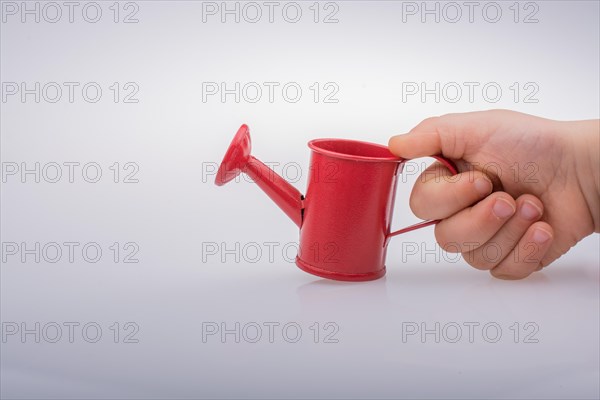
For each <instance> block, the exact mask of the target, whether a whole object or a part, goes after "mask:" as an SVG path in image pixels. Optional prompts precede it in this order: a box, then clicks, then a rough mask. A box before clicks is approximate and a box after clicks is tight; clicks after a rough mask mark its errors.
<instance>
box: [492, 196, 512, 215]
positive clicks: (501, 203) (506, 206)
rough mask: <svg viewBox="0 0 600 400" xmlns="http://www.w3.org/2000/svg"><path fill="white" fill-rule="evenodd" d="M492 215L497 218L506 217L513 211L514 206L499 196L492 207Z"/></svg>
mask: <svg viewBox="0 0 600 400" xmlns="http://www.w3.org/2000/svg"><path fill="white" fill-rule="evenodd" d="M492 210H493V211H494V215H496V217H498V218H503V219H504V218H508V217H510V216H511V215H513V214H514V213H515V208H514V206H513V205H512V204H510V203H509V202H508V201H506V200H504V199H502V198H500V199H496V202H495V203H494V207H493V208H492Z"/></svg>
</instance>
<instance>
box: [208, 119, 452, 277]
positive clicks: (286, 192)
mask: <svg viewBox="0 0 600 400" xmlns="http://www.w3.org/2000/svg"><path fill="white" fill-rule="evenodd" d="M308 147H310V148H311V150H312V155H311V161H310V171H309V177H308V187H307V191H306V197H304V196H302V194H301V193H300V192H299V191H298V190H297V189H295V188H294V187H293V186H292V185H290V184H289V183H288V182H287V181H285V179H283V178H282V177H280V176H279V175H277V174H276V173H275V172H274V171H272V170H271V169H270V168H269V167H267V166H266V165H265V164H263V163H262V162H260V161H259V160H257V159H256V158H254V157H253V156H251V155H250V133H249V130H248V126H246V125H242V126H241V127H240V129H239V130H238V131H237V133H236V135H235V137H234V138H233V141H232V142H231V144H230V145H229V149H227V153H226V154H225V157H224V158H223V161H222V163H221V166H220V167H219V171H218V172H217V176H216V178H215V183H216V184H217V185H219V186H220V185H224V184H225V183H227V182H229V181H230V180H232V179H234V178H235V177H236V176H237V175H239V174H240V172H245V173H246V174H248V175H249V176H250V177H251V178H252V180H253V181H254V182H256V184H257V185H258V186H260V188H261V189H262V190H263V191H264V192H265V193H266V194H267V195H268V196H269V197H270V198H271V199H272V200H273V201H275V203H276V204H277V205H278V206H279V207H280V208H281V209H282V210H283V212H285V213H286V214H287V216H288V217H290V218H291V219H292V221H294V223H295V224H296V225H298V227H299V228H300V251H299V254H298V256H297V257H296V264H297V265H298V267H300V268H301V269H303V270H304V271H306V272H309V273H311V274H314V275H318V276H321V277H324V278H329V279H336V280H344V281H368V280H373V279H377V278H380V277H382V276H383V275H385V254H386V250H387V243H388V241H389V238H390V237H392V236H395V235H399V234H401V233H405V232H409V231H412V230H415V229H419V228H422V227H425V226H428V225H432V224H435V223H436V222H437V221H424V222H421V223H418V224H416V225H412V226H409V227H407V228H404V229H400V230H398V231H395V232H390V225H391V220H392V209H393V206H394V199H395V193H396V190H395V189H396V184H397V178H398V174H399V173H400V172H402V167H403V165H404V162H405V161H406V160H405V159H402V158H398V157H396V156H394V155H393V154H392V153H390V152H389V150H388V149H387V147H385V146H382V145H378V144H373V143H366V142H359V141H355V140H347V139H315V140H311V141H310V142H309V143H308ZM434 158H436V159H437V160H438V161H440V162H442V163H443V164H444V165H445V166H446V167H448V168H449V169H450V171H452V173H453V174H456V167H455V166H454V164H453V163H452V162H451V161H449V160H446V159H445V158H442V157H440V156H434Z"/></svg>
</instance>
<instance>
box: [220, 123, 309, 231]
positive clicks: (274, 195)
mask: <svg viewBox="0 0 600 400" xmlns="http://www.w3.org/2000/svg"><path fill="white" fill-rule="evenodd" d="M250 150H251V143H250V130H249V129H248V126H247V125H245V124H244V125H242V126H241V127H240V129H238V131H237V133H236V134H235V137H234V138H233V140H232V141H231V144H230V145H229V148H228V149H227V152H226V153H225V157H223V161H222V162H221V166H220V167H219V170H218V172H217V176H216V177H215V184H216V185H218V186H222V185H224V184H226V183H227V182H229V181H231V180H232V179H234V178H235V177H236V176H238V175H239V174H240V173H242V172H244V173H246V174H247V175H248V176H250V178H252V180H253V181H254V182H255V183H256V184H257V185H258V186H259V187H260V188H261V189H262V190H263V192H265V193H266V194H267V196H269V197H270V198H271V199H272V200H273V201H274V202H275V204H277V205H278V206H279V208H281V210H283V212H284V213H286V215H287V216H288V217H290V218H291V219H292V221H294V223H295V224H296V225H297V226H298V227H300V226H301V225H302V213H303V200H304V196H302V194H301V193H300V192H299V191H298V190H297V189H296V188H295V187H293V186H292V185H290V184H289V183H288V182H287V181H286V180H285V179H283V178H282V177H281V176H279V175H278V174H277V173H275V171H273V170H272V169H271V168H269V167H267V166H266V165H265V164H264V163H262V162H261V161H260V160H258V159H257V158H255V157H254V156H252V155H251V154H250Z"/></svg>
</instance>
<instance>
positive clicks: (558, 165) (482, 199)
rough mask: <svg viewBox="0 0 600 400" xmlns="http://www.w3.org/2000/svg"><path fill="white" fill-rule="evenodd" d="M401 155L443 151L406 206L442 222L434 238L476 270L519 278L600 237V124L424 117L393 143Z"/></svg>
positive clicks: (501, 114)
mask: <svg viewBox="0 0 600 400" xmlns="http://www.w3.org/2000/svg"><path fill="white" fill-rule="evenodd" d="M389 148H390V151H391V152H392V153H394V154H395V155H397V156H399V157H403V158H407V159H410V158H417V157H424V156H431V155H434V154H442V155H443V156H444V157H446V158H449V159H451V160H453V161H454V162H455V163H456V165H457V167H458V169H459V174H458V175H457V176H451V173H450V172H449V171H448V170H447V169H446V168H445V167H443V166H442V165H441V164H439V163H436V164H434V165H432V166H431V167H429V168H428V169H427V170H426V171H424V172H423V173H422V174H421V177H420V178H419V179H418V181H417V183H416V184H415V186H414V188H413V191H412V194H411V200H410V206H411V209H412V210H413V212H414V213H415V215H416V216H418V217H419V218H423V219H440V220H441V221H440V222H439V223H438V224H437V225H436V227H435V237H436V240H437V242H438V243H439V244H440V246H441V247H442V248H443V249H445V250H446V251H449V252H460V253H462V256H463V258H464V259H465V261H466V262H467V263H469V264H470V265H471V266H473V267H475V268H477V269H481V270H489V271H490V273H491V274H492V275H493V276H495V277H497V278H501V279H522V278H525V277H527V276H529V275H530V274H531V273H533V272H535V271H539V270H541V269H542V268H544V267H546V266H548V265H549V264H550V263H552V262H553V261H554V260H556V259H557V258H559V257H560V256H561V255H563V254H565V253H566V252H567V251H568V250H569V249H570V248H571V247H573V246H574V245H575V244H576V243H577V242H578V241H580V240H581V239H583V238H584V237H586V236H588V235H590V234H592V233H593V232H596V233H598V232H600V120H589V121H573V122H562V121H553V120H549V119H544V118H539V117H535V116H532V115H527V114H522V113H517V112H514V111H508V110H491V111H482V112H472V113H463V114H447V115H443V116H441V117H433V118H428V119H426V120H424V121H422V122H421V123H420V124H419V125H417V126H416V127H414V128H413V129H412V130H411V131H410V132H409V133H407V134H404V135H398V136H394V137H392V138H391V139H390V141H389Z"/></svg>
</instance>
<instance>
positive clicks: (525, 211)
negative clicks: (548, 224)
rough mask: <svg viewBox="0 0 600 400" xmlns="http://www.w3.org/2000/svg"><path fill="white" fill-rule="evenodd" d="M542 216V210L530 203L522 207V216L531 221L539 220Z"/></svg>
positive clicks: (525, 203) (527, 202)
mask: <svg viewBox="0 0 600 400" xmlns="http://www.w3.org/2000/svg"><path fill="white" fill-rule="evenodd" d="M541 215H542V210H541V209H540V208H539V207H538V206H537V205H535V204H533V203H532V202H530V201H526V202H524V203H523V205H522V206H521V216H522V217H523V218H525V219H528V220H530V221H533V220H536V219H538V218H539V217H540V216H541Z"/></svg>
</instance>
